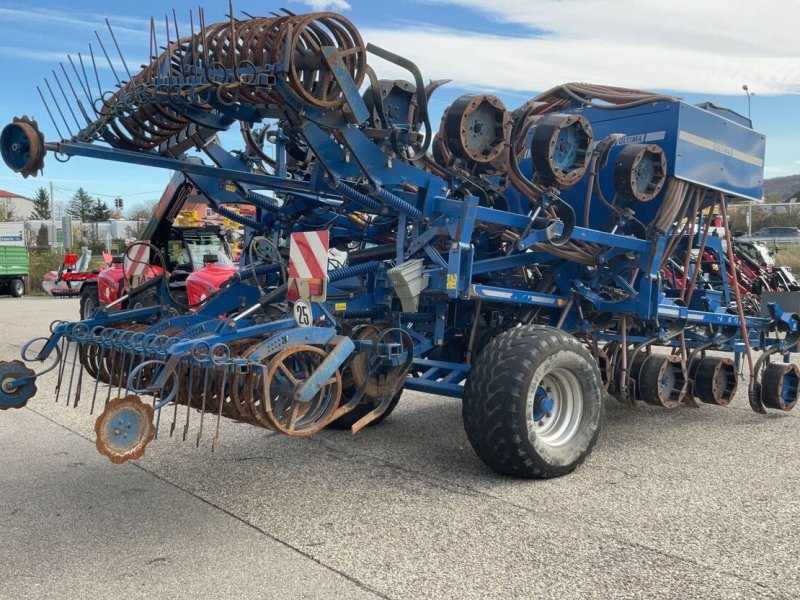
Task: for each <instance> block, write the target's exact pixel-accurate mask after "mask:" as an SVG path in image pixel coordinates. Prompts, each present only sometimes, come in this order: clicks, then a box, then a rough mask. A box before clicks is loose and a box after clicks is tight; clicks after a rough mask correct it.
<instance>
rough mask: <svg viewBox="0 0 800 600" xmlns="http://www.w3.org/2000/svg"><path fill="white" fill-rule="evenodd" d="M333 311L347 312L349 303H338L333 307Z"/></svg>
mask: <svg viewBox="0 0 800 600" xmlns="http://www.w3.org/2000/svg"><path fill="white" fill-rule="evenodd" d="M333 310H347V302H337V303H336V304H334V305H333Z"/></svg>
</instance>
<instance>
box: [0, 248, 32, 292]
mask: <svg viewBox="0 0 800 600" xmlns="http://www.w3.org/2000/svg"><path fill="white" fill-rule="evenodd" d="M29 269H30V256H29V255H28V249H27V248H26V247H25V246H0V293H3V294H11V295H12V296H14V297H15V298H20V297H22V296H23V295H24V294H25V289H26V287H27V286H26V281H27V280H28V271H29Z"/></svg>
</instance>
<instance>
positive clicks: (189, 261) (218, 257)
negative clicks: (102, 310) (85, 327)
mask: <svg viewBox="0 0 800 600" xmlns="http://www.w3.org/2000/svg"><path fill="white" fill-rule="evenodd" d="M193 192H194V189H193V188H192V186H191V184H190V183H189V182H188V181H187V180H186V179H185V178H184V177H183V175H181V174H180V173H176V174H175V176H173V178H172V181H170V184H169V186H168V187H167V190H166V191H165V192H164V195H163V196H162V197H161V200H160V201H159V203H158V205H157V206H156V209H155V211H154V214H153V216H152V217H151V219H150V221H149V223H148V224H147V226H146V227H145V229H144V232H143V234H142V237H141V240H139V241H147V242H149V244H151V247H152V248H153V249H157V250H158V252H150V253H149V255H150V260H148V263H147V264H146V265H145V267H144V268H143V269H139V270H140V271H141V276H140V277H139V281H138V282H137V285H140V284H141V283H143V282H144V281H147V280H149V279H152V278H154V277H157V276H159V275H161V274H162V273H164V271H166V273H165V275H166V277H167V281H168V285H169V291H170V294H171V295H172V297H173V298H174V299H175V300H176V301H177V305H178V306H183V307H185V309H186V310H191V308H192V306H194V305H196V304H197V303H198V302H199V301H201V300H203V299H204V298H206V297H208V296H209V295H211V294H213V293H214V292H216V291H217V290H218V289H219V287H220V286H221V285H222V284H223V283H224V282H225V281H227V280H228V279H230V277H231V276H232V275H234V274H235V273H236V271H237V268H236V266H235V265H234V263H233V260H232V254H231V249H230V246H229V244H228V242H227V240H226V237H225V233H226V232H225V229H224V228H223V227H221V226H219V225H200V226H179V225H175V224H174V222H175V220H176V217H177V216H178V214H179V212H180V210H181V209H182V207H183V206H184V205H185V204H186V202H187V199H189V198H192V199H193V200H194V201H197V200H198V199H197V196H193ZM165 215H166V216H167V218H164V216H165ZM129 254H130V252H129ZM159 254H160V256H161V257H163V261H164V263H165V264H164V265H163V266H162V264H161V259H160V257H159ZM125 263H126V261H125V260H124V257H122V256H120V257H115V258H114V259H113V261H112V264H111V266H110V267H108V268H106V269H103V270H102V271H100V272H99V273H98V274H97V275H96V276H95V277H94V278H92V279H88V280H86V281H85V282H83V285H82V286H81V292H80V296H81V303H80V312H81V318H82V319H88V318H90V317H91V315H92V314H94V311H95V310H96V309H97V308H98V307H99V306H101V305H102V306H107V305H109V304H114V303H115V302H117V301H118V300H120V299H121V298H124V297H125V295H126V293H127V290H128V288H129V286H130V284H131V275H130V273H129V270H128V269H126V267H125ZM158 302H160V299H159V296H158V291H157V290H156V288H152V287H151V288H149V289H145V290H143V291H141V292H139V293H135V294H134V295H132V296H130V297H129V298H126V299H124V300H123V301H122V302H120V303H119V305H118V306H117V308H120V309H122V308H128V307H130V308H137V307H142V306H151V305H153V304H155V303H158Z"/></svg>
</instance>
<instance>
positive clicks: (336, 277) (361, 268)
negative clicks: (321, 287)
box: [328, 261, 380, 282]
mask: <svg viewBox="0 0 800 600" xmlns="http://www.w3.org/2000/svg"><path fill="white" fill-rule="evenodd" d="M379 264H380V263H378V262H375V261H373V262H367V263H363V264H360V265H353V266H352V267H342V268H341V269H334V270H333V271H331V272H330V273H328V281H331V282H333V281H341V280H343V279H350V278H351V277H358V276H359V275H367V274H369V273H372V272H373V271H374V270H375V269H377V268H378V265H379Z"/></svg>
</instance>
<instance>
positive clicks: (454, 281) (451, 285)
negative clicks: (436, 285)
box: [447, 273, 458, 290]
mask: <svg viewBox="0 0 800 600" xmlns="http://www.w3.org/2000/svg"><path fill="white" fill-rule="evenodd" d="M447 289H448V290H455V289H458V275H456V274H455V273H450V274H449V275H448V276H447Z"/></svg>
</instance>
